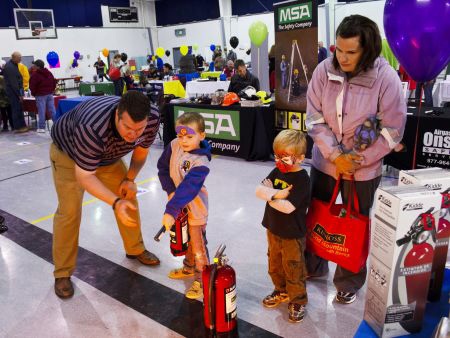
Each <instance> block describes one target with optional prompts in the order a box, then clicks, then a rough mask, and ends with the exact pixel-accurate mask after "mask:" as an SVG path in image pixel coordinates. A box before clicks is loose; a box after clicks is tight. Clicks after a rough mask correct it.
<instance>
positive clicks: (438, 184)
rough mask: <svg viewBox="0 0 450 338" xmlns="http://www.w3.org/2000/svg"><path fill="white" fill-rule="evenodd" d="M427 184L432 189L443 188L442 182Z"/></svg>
mask: <svg viewBox="0 0 450 338" xmlns="http://www.w3.org/2000/svg"><path fill="white" fill-rule="evenodd" d="M425 186H426V187H427V188H428V189H431V190H441V189H442V184H441V183H428V184H425Z"/></svg>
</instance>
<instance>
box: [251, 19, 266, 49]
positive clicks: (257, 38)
mask: <svg viewBox="0 0 450 338" xmlns="http://www.w3.org/2000/svg"><path fill="white" fill-rule="evenodd" d="M268 34H269V32H268V31H267V26H266V24H265V23H264V22H262V21H256V22H254V23H252V24H251V26H250V28H249V29H248V35H249V36H250V40H251V42H252V43H253V44H254V45H255V46H257V47H259V46H261V45H262V43H263V42H264V40H265V39H266V38H267V35H268Z"/></svg>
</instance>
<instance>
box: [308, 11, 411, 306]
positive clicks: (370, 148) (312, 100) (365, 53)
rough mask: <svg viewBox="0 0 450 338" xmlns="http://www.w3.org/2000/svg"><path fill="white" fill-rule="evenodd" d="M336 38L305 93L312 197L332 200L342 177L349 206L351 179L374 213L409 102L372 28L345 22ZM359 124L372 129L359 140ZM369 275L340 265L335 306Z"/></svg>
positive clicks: (320, 269) (361, 21)
mask: <svg viewBox="0 0 450 338" xmlns="http://www.w3.org/2000/svg"><path fill="white" fill-rule="evenodd" d="M336 37H337V39H336V50H335V52H334V54H333V55H332V56H331V57H329V58H327V59H326V60H325V61H323V62H322V63H320V64H319V65H318V66H317V68H316V69H315V71H314V74H313V76H312V80H311V82H310V84H309V87H308V93H307V108H306V110H307V118H306V127H307V129H308V134H309V135H310V136H311V137H312V139H313V140H314V146H313V152H312V162H313V163H312V165H313V167H312V169H311V183H312V196H313V197H315V198H317V199H320V200H323V201H330V199H331V197H332V193H333V189H334V186H335V184H336V179H337V178H338V176H339V175H343V178H344V180H343V181H341V182H342V183H341V184H342V186H341V191H343V199H344V202H346V200H347V197H348V191H349V186H350V184H349V183H350V181H349V180H350V178H351V176H352V175H353V176H354V178H355V181H356V192H357V195H358V201H359V206H360V211H361V213H362V214H364V215H369V211H370V208H371V207H372V202H373V198H374V194H375V190H376V189H377V187H378V185H379V183H380V180H381V170H382V161H383V157H384V156H386V155H387V154H388V153H390V152H391V150H392V149H393V148H394V147H395V146H396V145H397V144H398V143H399V142H400V141H401V139H402V137H403V131H404V128H405V123H406V104H405V99H404V97H403V94H402V87H401V82H400V79H399V77H398V75H397V73H396V72H395V70H394V69H393V68H392V67H391V66H390V65H389V63H388V62H387V61H386V60H385V59H384V58H381V57H379V55H380V52H381V37H380V33H379V30H378V27H377V25H376V23H375V22H373V21H372V20H370V19H368V18H366V17H364V16H360V15H351V16H348V17H346V18H344V20H343V21H342V22H341V24H340V25H339V27H338V29H337V31H336ZM362 125H365V126H369V129H372V130H371V131H370V130H369V131H368V133H366V134H365V135H363V134H361V135H359V134H360V133H359V132H358V131H359V129H360V128H358V127H361V126H362ZM366 129H367V128H366ZM355 134H356V137H355ZM367 135H370V136H371V137H367ZM358 136H360V137H359V138H358ZM373 136H375V137H373ZM306 260H307V267H308V274H309V276H310V277H318V276H323V275H326V274H327V273H328V262H327V261H326V260H323V259H321V258H320V257H318V256H315V255H313V254H312V253H308V252H307V255H306ZM366 272H367V270H366V268H365V267H364V268H363V269H362V270H361V271H360V272H358V273H356V274H355V273H352V272H350V271H348V270H346V269H344V268H342V267H340V266H337V268H336V272H335V274H334V279H333V282H334V284H335V286H336V289H337V293H336V301H337V302H339V303H343V304H349V303H352V302H353V301H354V300H355V298H356V292H357V291H358V290H359V289H360V288H361V287H362V286H363V285H364V283H365V280H366Z"/></svg>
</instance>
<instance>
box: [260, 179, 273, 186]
mask: <svg viewBox="0 0 450 338" xmlns="http://www.w3.org/2000/svg"><path fill="white" fill-rule="evenodd" d="M261 183H262V185H263V186H265V187H267V188H273V183H272V181H271V180H269V179H268V178H265V179H264V180H263V181H262V182H261Z"/></svg>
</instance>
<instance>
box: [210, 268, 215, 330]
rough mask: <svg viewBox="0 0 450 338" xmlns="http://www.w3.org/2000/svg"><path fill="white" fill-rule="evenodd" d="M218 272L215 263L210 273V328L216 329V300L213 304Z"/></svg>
mask: <svg viewBox="0 0 450 338" xmlns="http://www.w3.org/2000/svg"><path fill="white" fill-rule="evenodd" d="M216 272H217V264H216V263H214V264H213V266H212V269H211V273H210V275H209V285H208V315H209V329H210V330H214V328H215V326H216V311H215V306H216V304H215V302H214V304H213V300H214V297H213V292H214V287H213V286H214V283H215V281H216Z"/></svg>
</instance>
